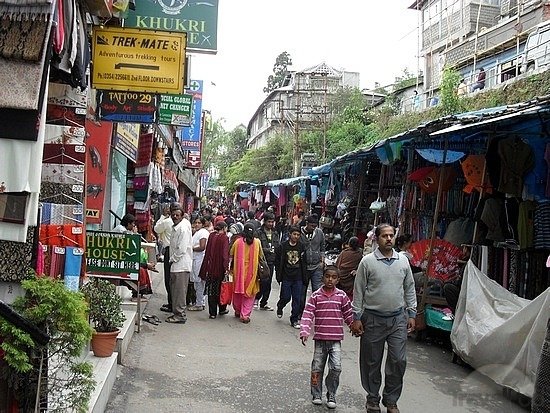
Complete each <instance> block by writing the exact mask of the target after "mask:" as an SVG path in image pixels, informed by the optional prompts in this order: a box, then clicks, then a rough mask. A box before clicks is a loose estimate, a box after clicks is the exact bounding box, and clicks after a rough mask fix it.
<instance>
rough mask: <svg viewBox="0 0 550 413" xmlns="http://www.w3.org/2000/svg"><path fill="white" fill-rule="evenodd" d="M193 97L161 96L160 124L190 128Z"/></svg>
mask: <svg viewBox="0 0 550 413" xmlns="http://www.w3.org/2000/svg"><path fill="white" fill-rule="evenodd" d="M192 107H193V95H159V123H164V124H166V125H175V126H189V125H190V123H191V109H192Z"/></svg>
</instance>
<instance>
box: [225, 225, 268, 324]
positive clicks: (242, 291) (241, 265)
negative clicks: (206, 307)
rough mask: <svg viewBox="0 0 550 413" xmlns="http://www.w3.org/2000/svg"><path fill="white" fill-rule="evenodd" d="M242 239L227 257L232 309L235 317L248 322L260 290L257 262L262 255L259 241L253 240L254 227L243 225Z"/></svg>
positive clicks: (237, 241)
mask: <svg viewBox="0 0 550 413" xmlns="http://www.w3.org/2000/svg"><path fill="white" fill-rule="evenodd" d="M242 235H243V236H242V237H240V238H238V239H237V240H236V241H235V242H234V243H233V245H232V246H231V251H230V252H229V257H230V259H231V263H230V268H231V272H232V275H233V309H234V310H235V317H239V318H240V319H241V321H242V322H243V323H245V324H246V323H249V322H250V314H251V313H252V308H253V307H254V299H255V297H256V293H257V292H258V291H259V290H260V282H259V280H258V262H259V260H260V257H261V255H263V251H262V247H261V243H260V240H259V239H257V238H254V225H253V224H250V223H249V224H245V226H244V229H243V233H242Z"/></svg>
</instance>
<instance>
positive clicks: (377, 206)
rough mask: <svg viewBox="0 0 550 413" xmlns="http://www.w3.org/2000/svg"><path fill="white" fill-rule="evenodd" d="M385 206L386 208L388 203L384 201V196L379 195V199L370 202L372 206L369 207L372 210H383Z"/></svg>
mask: <svg viewBox="0 0 550 413" xmlns="http://www.w3.org/2000/svg"><path fill="white" fill-rule="evenodd" d="M384 208H386V203H385V202H383V201H382V198H380V197H378V199H377V200H376V201H373V202H372V203H371V204H370V207H369V209H370V210H371V211H372V212H378V211H381V210H383V209H384Z"/></svg>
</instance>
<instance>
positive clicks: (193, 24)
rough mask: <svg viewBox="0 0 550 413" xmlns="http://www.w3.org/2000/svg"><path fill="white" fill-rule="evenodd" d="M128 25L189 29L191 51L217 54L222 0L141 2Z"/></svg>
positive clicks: (128, 20) (183, 30) (148, 27)
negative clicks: (219, 11)
mask: <svg viewBox="0 0 550 413" xmlns="http://www.w3.org/2000/svg"><path fill="white" fill-rule="evenodd" d="M124 25H125V26H126V27H136V28H139V29H147V30H169V31H173V32H186V33H187V35H188V38H187V47H188V49H189V51H192V52H198V53H214V54H215V53H216V52H217V48H218V0H206V1H204V0H202V1H199V0H157V1H140V2H139V4H138V5H136V9H135V10H130V11H129V13H128V17H127V18H126V19H124Z"/></svg>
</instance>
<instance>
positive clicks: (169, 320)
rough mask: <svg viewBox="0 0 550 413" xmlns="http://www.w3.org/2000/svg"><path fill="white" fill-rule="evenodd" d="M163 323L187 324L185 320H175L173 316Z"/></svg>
mask: <svg viewBox="0 0 550 413" xmlns="http://www.w3.org/2000/svg"><path fill="white" fill-rule="evenodd" d="M164 321H166V322H167V323H170V324H185V323H186V322H187V320H186V319H185V318H176V317H174V316H170V317H168V318H167V319H166V320H164Z"/></svg>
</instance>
